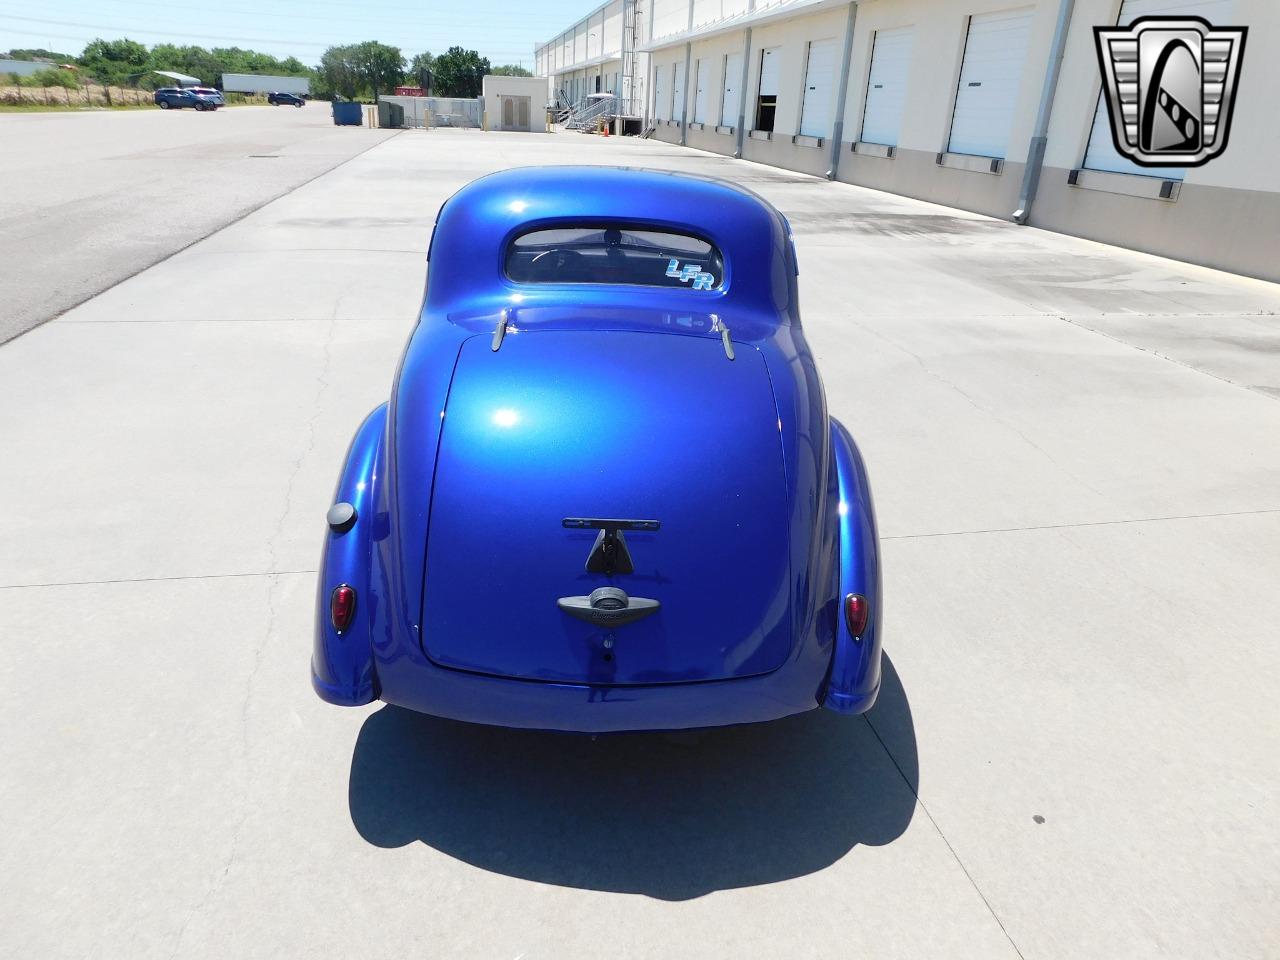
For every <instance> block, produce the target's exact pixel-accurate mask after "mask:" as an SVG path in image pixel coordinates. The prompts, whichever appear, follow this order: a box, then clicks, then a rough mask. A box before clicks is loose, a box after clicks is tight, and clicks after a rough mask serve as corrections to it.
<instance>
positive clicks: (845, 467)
mask: <svg viewBox="0 0 1280 960" xmlns="http://www.w3.org/2000/svg"><path fill="white" fill-rule="evenodd" d="M831 450H832V455H833V457H834V461H835V468H836V477H837V483H838V485H839V491H840V500H839V519H840V571H839V583H840V591H839V594H838V595H837V596H838V600H839V616H838V618H837V626H836V642H835V651H834V653H833V654H832V658H831V672H830V674H829V676H828V678H827V688H826V691H825V694H824V696H823V697H822V698H821V701H822V705H823V706H824V707H826V708H827V709H828V710H834V711H836V712H837V713H863V712H865V711H867V710H870V709H871V707H872V705H873V704H874V703H875V702H876V694H877V693H879V691H880V551H879V540H878V538H877V534H876V516H875V508H874V507H873V506H872V502H871V486H870V484H869V483H868V482H867V470H866V467H865V466H864V465H863V462H862V455H861V454H860V453H859V452H858V447H857V444H855V443H854V442H853V437H851V436H850V435H849V431H848V430H846V429H845V428H844V426H843V425H842V424H841V423H840V422H839V421H837V420H836V419H835V417H832V418H831ZM851 593H860V594H862V595H863V596H864V597H866V598H867V599H868V600H869V601H870V603H871V610H870V616H869V617H868V620H867V627H866V628H865V629H864V630H863V632H862V636H861V637H854V636H853V635H852V634H850V633H849V624H848V621H847V620H846V619H845V615H844V598H845V597H846V596H848V595H849V594H851Z"/></svg>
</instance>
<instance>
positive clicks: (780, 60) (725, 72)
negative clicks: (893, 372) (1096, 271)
mask: <svg viewBox="0 0 1280 960" xmlns="http://www.w3.org/2000/svg"><path fill="white" fill-rule="evenodd" d="M645 5H646V7H647V9H645V10H642V11H641V18H642V19H643V20H644V23H643V26H642V28H641V29H639V30H638V31H637V35H638V36H639V37H640V39H639V41H638V42H637V45H636V52H637V59H638V57H639V56H640V55H643V54H648V56H649V63H648V65H647V69H648V76H649V83H648V85H647V86H648V92H647V94H646V96H647V97H648V100H647V102H646V106H645V110H646V117H647V118H648V120H649V123H650V124H651V125H653V126H654V127H655V130H654V135H655V136H656V137H658V138H660V139H662V140H664V141H668V142H671V143H679V144H685V145H688V146H690V147H696V148H699V149H703V150H709V151H713V152H716V153H722V154H726V155H731V156H740V157H744V158H746V159H748V160H755V161H759V162H762V163H768V164H773V165H776V166H780V167H786V168H788V169H791V170H797V171H803V172H806V173H811V174H816V175H819V176H827V177H829V178H832V179H838V180H841V181H845V182H847V183H854V184H859V185H862V186H867V187H872V188H875V189H880V190H887V191H891V192H894V193H899V194H904V195H907V196H911V197H918V198H921V199H924V200H930V201H934V202H937V203H943V204H947V205H950V206H955V207H960V208H963V209H967V210H973V211H977V212H980V213H985V214H989V215H992V216H997V217H1003V218H1007V219H1013V220H1017V221H1019V222H1028V223H1030V224H1032V225H1035V226H1041V227H1045V228H1048V229H1052V230H1058V231H1061V232H1064V233H1070V234H1075V235H1078V236H1082V237H1089V238H1092V239H1096V240H1101V241H1104V242H1107V243H1114V244H1119V245H1122V246H1128V247H1132V248H1135V249H1139V250H1145V251H1149V252H1152V253H1157V254H1161V255H1164V256H1169V257H1175V258H1178V259H1183V260H1188V261H1191V262H1196V263H1202V264H1206V265H1209V266H1214V267H1220V268H1223V269H1227V270H1232V271H1236V272H1239V273H1245V274H1251V275H1254V276H1259V277H1265V278H1267V279H1271V280H1280V176H1277V174H1276V172H1275V170H1274V161H1273V158H1274V157H1275V156H1277V155H1280V124H1277V122H1276V118H1277V116H1280V112H1278V108H1277V105H1276V104H1277V97H1280V3H1276V2H1275V0H1034V2H1030V0H1024V2H1021V3H1019V2H1018V0H861V2H854V3H850V2H848V0H844V2H841V0H774V2H768V0H646V4H645ZM1153 15H1168V16H1175V15H1176V16H1197V17H1202V18H1204V19H1205V20H1207V21H1209V22H1210V23H1211V24H1212V25H1214V26H1215V27H1226V26H1247V27H1248V28H1249V34H1248V40H1247V49H1246V51H1245V54H1244V56H1243V60H1242V62H1241V64H1240V70H1239V77H1240V82H1239V84H1238V86H1237V89H1236V97H1235V108H1234V116H1233V118H1232V122H1231V125H1230V149H1229V150H1226V151H1225V152H1224V153H1223V154H1222V155H1221V156H1218V157H1216V158H1215V159H1212V160H1210V161H1209V162H1208V163H1207V164H1205V165H1203V166H1197V167H1189V168H1173V169H1171V168H1150V167H1142V166H1138V165H1136V164H1135V163H1133V162H1132V161H1131V160H1129V159H1128V158H1126V157H1124V156H1122V155H1121V154H1120V153H1118V152H1117V150H1116V148H1115V146H1114V145H1113V142H1112V136H1111V129H1110V125H1109V119H1108V112H1107V108H1106V105H1105V102H1104V101H1103V100H1102V99H1101V96H1100V93H1101V87H1102V76H1101V70H1100V65H1099V58H1098V54H1097V48H1096V45H1095V40H1094V34H1093V27H1095V26H1115V25H1127V24H1129V23H1130V22H1132V21H1133V20H1134V19H1136V18H1138V17H1141V16H1153ZM588 27H590V22H589V21H588ZM577 29H578V28H575V31H576V30H577ZM572 35H573V36H574V37H575V38H576V36H577V33H576V32H574V33H573V34H572ZM566 36H568V34H566ZM540 49H544V48H540ZM566 62H567V61H566ZM547 72H548V73H549V75H550V74H554V73H555V68H554V67H553V68H551V69H549V70H548V71H547ZM1206 122H1208V118H1207V115H1206Z"/></svg>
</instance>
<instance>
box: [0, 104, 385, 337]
mask: <svg viewBox="0 0 1280 960" xmlns="http://www.w3.org/2000/svg"><path fill="white" fill-rule="evenodd" d="M394 135H395V133H394V131H390V130H378V131H370V130H353V129H352V128H349V127H345V128H337V127H334V125H333V120H332V118H331V117H330V113H329V104H327V103H318V102H317V103H310V104H308V105H307V106H306V107H305V108H304V109H298V108H297V107H259V106H244V107H227V108H225V109H222V110H218V111H216V112H213V113H198V112H196V111H195V110H167V111H160V110H136V111H135V110H131V111H104V110H91V111H84V112H61V113H58V112H51V113H16V114H0V184H3V185H4V186H3V188H0V343H3V342H4V341H5V340H8V339H10V338H11V337H15V336H17V335H18V334H20V333H22V332H23V331H25V330H29V329H31V328H32V327H34V326H36V325H37V324H40V323H43V322H44V321H46V320H48V319H49V318H50V317H54V316H57V315H58V314H59V313H61V312H62V311H64V310H67V309H69V308H70V307H73V306H75V305H76V304H78V303H81V302H82V301H84V300H86V299H88V298H89V297H92V296H93V295H94V294H97V293H100V292H101V291H103V290H105V289H107V288H108V287H110V286H111V285H112V284H114V283H118V282H119V281H121V280H123V279H125V278H126V277H130V276H132V275H133V274H135V273H137V272H138V271H140V270H144V269H146V268H147V267H149V266H151V265H152V264H153V263H157V262H158V261H160V260H163V259H164V258H165V257H167V256H169V255H170V254H172V253H175V252H177V251H178V250H181V249H182V248H183V247H185V246H187V245H189V244H191V243H194V242H195V241H197V240H200V239H202V238H204V237H207V236H208V235H209V234H211V233H213V232H214V231H215V230H218V229H220V228H221V227H224V226H226V225H227V224H228V223H230V222H232V221H233V220H235V219H237V218H238V217H242V216H244V215H245V214H246V213H248V212H250V211H251V210H255V209H257V208H258V207H260V206H262V204H264V203H266V202H267V201H269V200H273V199H275V198H276V197H278V196H280V195H281V194H284V193H288V192H289V191H290V190H293V189H294V188H296V187H297V186H299V185H300V184H303V183H306V182H307V181H308V180H310V179H312V178H313V177H316V176H319V175H320V174H322V173H325V172H326V171H328V170H332V169H333V168H334V167H335V166H337V165H338V164H340V163H343V162H345V161H347V160H349V159H351V157H353V156H355V155H356V154H357V153H359V152H360V151H362V150H367V149H368V148H369V147H371V146H373V145H375V144H376V143H378V142H380V141H381V140H384V139H386V138H387V137H391V136H394Z"/></svg>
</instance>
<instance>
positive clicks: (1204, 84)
mask: <svg viewBox="0 0 1280 960" xmlns="http://www.w3.org/2000/svg"><path fill="white" fill-rule="evenodd" d="M1247 33H1248V28H1247V27H1215V26H1213V25H1212V24H1210V23H1209V22H1208V21H1207V20H1202V19H1200V18H1199V17H1140V18H1138V19H1137V20H1135V21H1133V23H1132V24H1130V25H1129V26H1127V27H1094V28H1093V35H1094V40H1095V41H1096V43H1097V45H1098V63H1099V65H1100V66H1101V68H1102V81H1103V92H1104V94H1105V96H1106V100H1107V110H1108V112H1109V114H1110V117H1111V136H1112V139H1113V140H1114V141H1115V146H1116V150H1117V151H1119V152H1120V153H1121V154H1123V155H1124V156H1126V157H1128V158H1129V159H1130V160H1132V161H1133V162H1134V163H1136V164H1139V165H1141V166H1144V167H1198V166H1200V165H1201V164H1203V163H1208V162H1209V161H1210V160H1212V159H1213V158H1214V157H1216V156H1217V155H1218V154H1220V153H1222V151H1223V150H1225V149H1226V148H1227V133H1228V132H1229V130H1230V128H1231V109H1232V107H1233V106H1234V105H1235V93H1236V85H1237V83H1238V82H1239V79H1240V61H1241V58H1242V57H1243V56H1244V41H1245V36H1246V34H1247Z"/></svg>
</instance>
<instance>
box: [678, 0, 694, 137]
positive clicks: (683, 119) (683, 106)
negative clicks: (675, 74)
mask: <svg viewBox="0 0 1280 960" xmlns="http://www.w3.org/2000/svg"><path fill="white" fill-rule="evenodd" d="M689 9H690V10H692V9H693V6H692V5H690V7H689ZM689 17H690V19H692V18H693V14H692V13H690V14H689ZM692 56H693V44H692V43H686V44H685V45H684V89H683V90H681V91H680V100H681V103H680V146H682V147H687V146H688V145H689V60H690V58H691V57H692Z"/></svg>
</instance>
